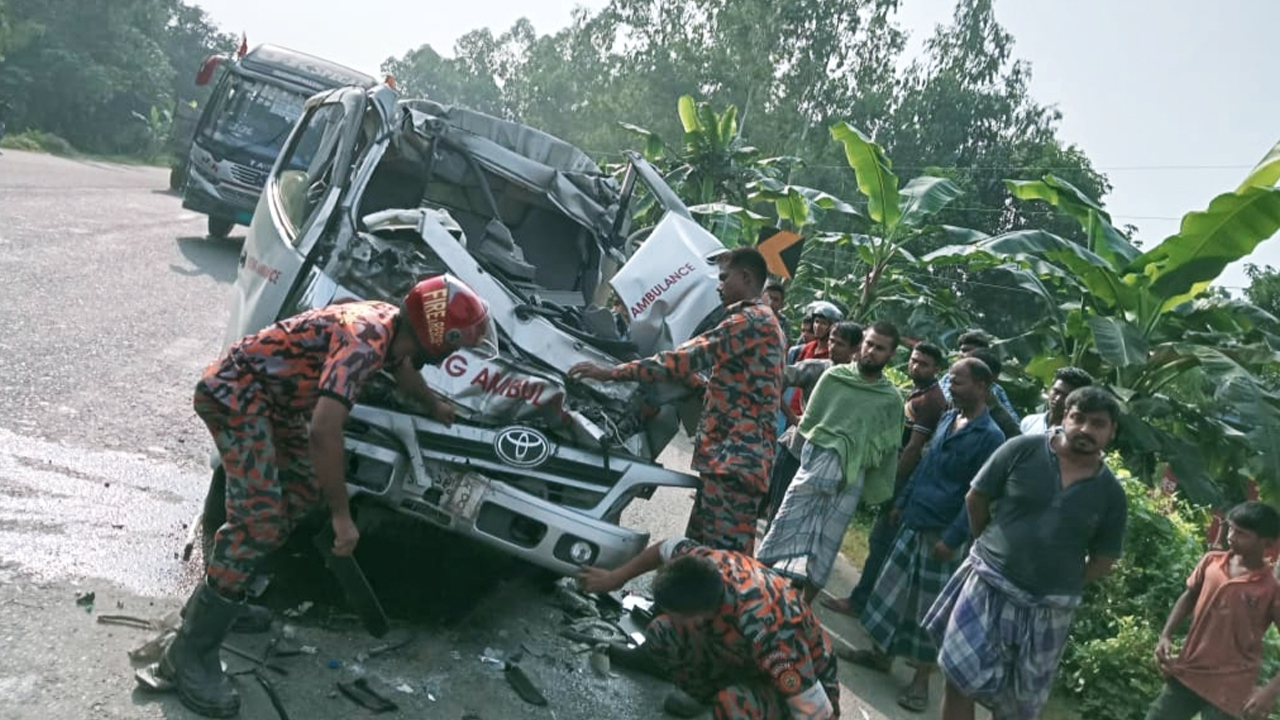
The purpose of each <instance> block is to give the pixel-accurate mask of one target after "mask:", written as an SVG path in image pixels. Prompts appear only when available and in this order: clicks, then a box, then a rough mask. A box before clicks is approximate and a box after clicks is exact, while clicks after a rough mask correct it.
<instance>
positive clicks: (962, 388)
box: [847, 358, 1004, 712]
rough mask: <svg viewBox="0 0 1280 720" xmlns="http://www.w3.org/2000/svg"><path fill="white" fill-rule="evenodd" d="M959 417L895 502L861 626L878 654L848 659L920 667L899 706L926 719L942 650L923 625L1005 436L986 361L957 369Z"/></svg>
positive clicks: (952, 415) (947, 417)
mask: <svg viewBox="0 0 1280 720" xmlns="http://www.w3.org/2000/svg"><path fill="white" fill-rule="evenodd" d="M950 375H951V393H952V399H953V401H954V402H955V404H956V409H954V410H949V411H947V412H946V413H945V414H944V415H943V416H942V419H941V421H940V422H939V423H938V429H937V432H935V433H934V436H933V439H932V440H931V441H930V443H929V449H928V452H926V453H925V456H924V459H923V460H922V461H921V462H920V464H919V465H917V466H916V469H915V471H913V472H912V474H911V477H910V479H909V480H908V482H907V485H906V487H905V488H904V489H903V492H902V494H901V495H900V496H899V497H898V499H897V500H896V501H895V506H894V508H893V510H891V511H890V512H891V515H890V520H891V521H892V522H893V523H894V524H895V525H896V526H897V529H898V530H897V535H896V537H895V538H894V544H893V549H892V550H890V552H889V556H888V558H887V560H886V562H885V564H884V566H883V567H882V568H881V570H880V574H879V576H878V577H877V578H876V581H875V585H874V587H873V588H872V590H871V595H870V596H869V598H868V600H867V606H866V608H865V609H864V610H863V612H862V616H861V619H862V624H863V626H864V627H865V628H866V629H867V633H868V634H869V635H870V636H871V639H872V641H874V642H875V644H876V648H875V650H856V651H853V652H852V653H850V654H849V655H847V657H848V659H849V660H851V661H853V662H854V663H857V664H859V665H864V666H868V667H871V668H873V669H876V670H882V671H883V670H888V668H889V664H890V663H891V662H892V659H893V658H894V657H902V658H905V659H906V660H908V661H909V662H912V663H914V664H915V668H916V673H915V677H914V679H913V680H912V682H911V684H910V685H909V686H908V687H906V688H905V689H904V690H903V691H902V693H901V694H899V695H898V704H899V705H901V706H902V707H904V708H906V709H908V710H911V711H913V712H923V711H924V709H925V706H926V705H927V704H928V700H929V677H930V675H931V674H932V673H933V665H934V662H935V661H936V660H937V656H938V647H937V645H936V644H935V643H934V642H933V639H932V638H930V637H929V636H928V635H926V634H925V633H924V631H923V630H922V629H921V627H920V621H921V620H923V619H924V616H925V613H926V612H928V610H929V608H930V606H932V605H933V601H934V600H935V599H936V598H937V597H938V594H939V593H941V592H942V588H943V586H945V585H946V584H947V580H948V579H950V577H951V574H952V573H954V572H955V570H956V568H957V567H958V566H959V565H960V559H961V558H962V557H963V556H964V554H963V550H964V548H965V546H966V545H967V543H968V540H969V521H968V518H967V517H966V514H965V508H964V496H965V492H966V491H967V490H968V488H969V483H970V482H971V481H972V480H973V477H974V476H975V475H976V474H977V473H978V470H979V469H980V468H981V467H982V465H983V463H985V462H986V461H987V458H989V457H990V456H991V454H992V453H994V452H995V451H996V448H998V447H1000V444H1001V443H1003V442H1004V433H1003V432H1001V431H1000V428H999V427H997V426H996V424H995V422H994V421H993V420H992V419H991V414H990V412H988V410H987V404H986V399H987V394H988V393H989V392H990V386H991V383H992V381H993V379H994V377H993V375H992V373H991V370H990V368H988V367H987V366H986V365H985V364H984V363H983V362H982V361H980V360H977V359H974V358H965V359H962V360H960V361H959V362H957V363H956V364H955V365H954V366H953V367H952V368H951V373H950Z"/></svg>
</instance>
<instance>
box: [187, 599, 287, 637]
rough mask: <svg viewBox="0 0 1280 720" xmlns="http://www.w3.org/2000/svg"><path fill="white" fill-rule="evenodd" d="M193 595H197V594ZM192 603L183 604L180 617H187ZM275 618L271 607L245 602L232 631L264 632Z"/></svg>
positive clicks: (269, 627)
mask: <svg viewBox="0 0 1280 720" xmlns="http://www.w3.org/2000/svg"><path fill="white" fill-rule="evenodd" d="M191 597H195V595H192V596H191ZM190 605H191V601H190V600H188V601H187V604H186V605H184V606H182V611H181V612H180V613H178V617H182V618H185V617H186V616H187V607H188V606H190ZM274 619H275V615H273V614H272V612H271V608H269V607H266V606H265V605H254V604H252V603H244V604H242V605H241V606H240V614H239V615H237V616H236V619H235V621H234V622H232V623H231V632H233V633H245V634H254V633H264V632H267V631H268V630H270V629H271V622H272V621H273V620H274Z"/></svg>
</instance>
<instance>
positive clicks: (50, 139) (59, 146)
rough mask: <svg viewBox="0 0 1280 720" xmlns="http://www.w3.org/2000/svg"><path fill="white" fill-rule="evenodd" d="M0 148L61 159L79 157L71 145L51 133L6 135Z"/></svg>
mask: <svg viewBox="0 0 1280 720" xmlns="http://www.w3.org/2000/svg"><path fill="white" fill-rule="evenodd" d="M0 147H6V148H12V149H14V150H26V151H28V152H45V153H49V154H50V155H60V156H62V157H75V156H76V155H79V153H78V152H76V149H75V148H73V147H71V143H69V142H67V141H66V140H63V139H62V138H60V137H58V136H57V135H54V134H53V133H47V132H40V131H39V130H27V131H26V132H20V133H13V134H6V135H5V136H4V140H3V141H0Z"/></svg>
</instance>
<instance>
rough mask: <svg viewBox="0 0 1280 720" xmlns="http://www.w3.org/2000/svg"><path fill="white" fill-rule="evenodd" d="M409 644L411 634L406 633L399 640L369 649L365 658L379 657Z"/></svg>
mask: <svg viewBox="0 0 1280 720" xmlns="http://www.w3.org/2000/svg"><path fill="white" fill-rule="evenodd" d="M411 642H413V633H412V632H406V633H404V635H403V637H401V638H397V639H394V641H390V642H387V643H383V644H380V646H376V647H372V648H370V650H369V652H366V653H365V655H366V656H367V657H378V656H379V655H384V653H388V652H392V651H396V650H399V648H402V647H404V646H407V644H408V643H411Z"/></svg>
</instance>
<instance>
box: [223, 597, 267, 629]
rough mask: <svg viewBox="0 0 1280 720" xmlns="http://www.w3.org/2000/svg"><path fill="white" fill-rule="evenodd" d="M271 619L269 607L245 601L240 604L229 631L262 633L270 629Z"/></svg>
mask: <svg viewBox="0 0 1280 720" xmlns="http://www.w3.org/2000/svg"><path fill="white" fill-rule="evenodd" d="M271 620H272V615H271V608H269V607H266V606H263V605H254V604H252V603H245V604H244V605H242V606H241V609H240V614H239V615H238V616H236V619H235V622H233V623H231V632H235V633H264V632H266V631H268V630H270V629H271Z"/></svg>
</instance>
